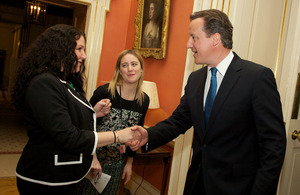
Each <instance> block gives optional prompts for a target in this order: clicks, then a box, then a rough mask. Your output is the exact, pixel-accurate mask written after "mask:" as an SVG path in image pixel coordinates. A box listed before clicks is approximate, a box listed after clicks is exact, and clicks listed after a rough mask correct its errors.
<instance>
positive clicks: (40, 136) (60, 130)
mask: <svg viewBox="0 0 300 195" xmlns="http://www.w3.org/2000/svg"><path fill="white" fill-rule="evenodd" d="M93 115H94V116H93ZM25 120H26V127H27V135H28V137H29V140H28V143H27V144H26V146H25V148H24V150H23V153H22V156H21V158H20V160H19V162H18V166H17V176H18V177H20V178H22V179H24V180H27V181H30V182H35V183H40V184H44V185H52V186H54V185H66V184H71V183H76V182H78V181H80V180H81V179H82V178H83V177H84V176H85V174H87V172H88V171H89V169H90V167H91V163H92V152H93V150H94V148H95V147H96V145H95V134H94V130H95V125H96V116H95V112H94V110H93V108H92V107H91V106H90V104H89V103H88V101H87V100H86V99H85V98H84V96H83V95H81V94H79V93H78V92H77V91H75V90H74V89H72V88H71V87H70V86H68V85H67V84H66V82H64V81H60V80H59V79H58V78H56V77H54V76H53V75H52V74H49V73H45V74H41V75H38V76H36V77H35V78H33V80H32V81H31V82H30V85H29V86H28V89H27V91H26V108H25Z"/></svg>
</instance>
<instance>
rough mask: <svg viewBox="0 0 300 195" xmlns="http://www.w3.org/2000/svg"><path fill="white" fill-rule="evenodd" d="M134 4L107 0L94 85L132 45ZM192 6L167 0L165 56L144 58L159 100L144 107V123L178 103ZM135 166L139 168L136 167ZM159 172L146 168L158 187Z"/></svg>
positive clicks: (153, 121) (106, 78) (151, 122)
mask: <svg viewBox="0 0 300 195" xmlns="http://www.w3.org/2000/svg"><path fill="white" fill-rule="evenodd" d="M137 4H138V1H137V0H111V5H110V11H109V12H107V14H106V21H105V31H104V37H103V47H102V54H101V60H100V67H99V74H98V85H102V84H103V81H110V80H111V78H112V76H113V73H114V68H115V62H116V59H117V57H118V55H119V53H120V52H121V51H123V50H124V49H131V48H132V47H133V44H134V40H135V24H134V19H135V15H136V13H137ZM192 9H193V1H186V0H170V15H169V27H168V35H167V36H168V39H167V52H166V58H165V59H163V60H156V59H153V58H146V59H144V64H145V77H144V79H145V80H147V81H153V82H156V85H157V89H158V96H159V102H160V108H159V109H155V110H148V112H147V116H146V121H145V125H148V126H151V125H155V124H156V123H157V122H159V121H161V120H163V119H165V118H167V117H168V116H169V115H171V114H172V112H173V110H174V109H175V108H176V107H177V105H178V104H179V101H180V97H181V91H182V82H183V74H184V68H185V61H186V54H187V49H186V42H187V40H188V28H189V15H190V14H191V13H192ZM135 169H136V170H135V171H137V172H139V170H138V169H139V168H138V167H136V168H135ZM162 172H163V167H162V166H160V167H156V166H153V167H152V168H151V167H150V168H147V169H146V170H145V177H146V180H147V181H148V182H150V183H151V184H152V185H154V186H155V187H157V188H158V189H160V185H161V180H160V179H157V178H162V176H161V175H159V174H160V173H162Z"/></svg>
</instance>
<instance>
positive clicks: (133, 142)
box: [118, 125, 148, 151]
mask: <svg viewBox="0 0 300 195" xmlns="http://www.w3.org/2000/svg"><path fill="white" fill-rule="evenodd" d="M118 137H119V141H120V143H125V145H126V146H129V147H130V149H131V150H133V151H136V150H138V149H139V148H140V147H141V146H143V145H145V144H146V143H147V142H148V132H147V130H146V129H144V128H143V127H141V126H137V125H136V126H133V127H129V128H126V129H123V130H120V131H118Z"/></svg>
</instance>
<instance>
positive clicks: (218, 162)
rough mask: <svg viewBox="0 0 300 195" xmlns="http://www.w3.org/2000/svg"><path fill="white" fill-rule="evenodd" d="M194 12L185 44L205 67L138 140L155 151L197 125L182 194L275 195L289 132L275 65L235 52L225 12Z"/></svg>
mask: <svg viewBox="0 0 300 195" xmlns="http://www.w3.org/2000/svg"><path fill="white" fill-rule="evenodd" d="M190 19H191V22H190V26H189V40H188V42H187V47H188V48H189V49H191V51H192V52H193V53H194V55H193V56H194V58H195V63H196V64H207V66H205V67H204V68H202V69H200V70H197V71H195V72H193V73H192V74H191V75H190V76H189V79H188V82H187V85H186V87H185V94H184V95H183V96H182V98H181V101H180V104H179V106H178V107H177V108H176V110H175V111H174V112H173V114H172V115H171V116H170V117H169V118H168V119H166V120H164V121H162V122H159V123H158V124H156V125H155V126H153V127H150V128H149V129H148V130H147V133H146V131H145V133H144V135H143V136H144V139H143V141H142V143H141V144H140V145H143V144H146V145H145V146H144V147H143V148H142V149H143V151H145V152H147V151H150V150H152V149H154V148H157V147H159V146H161V145H163V144H165V143H167V142H169V141H171V140H173V139H174V138H176V137H177V136H178V135H180V134H183V133H185V132H186V131H187V130H188V129H189V128H190V127H192V126H193V127H194V138H193V145H192V147H193V156H192V160H191V165H190V167H189V171H188V174H187V178H186V184H185V189H184V194H185V195H188V194H208V195H220V194H228V195H234V194H239V195H245V194H255V195H258V194H261V195H268V194H276V190H277V185H278V179H279V175H280V172H281V167H282V164H283V160H284V155H285V148H286V134H285V127H284V122H283V117H282V108H281V102H280V96H279V93H278V91H277V86H276V82H275V78H274V75H273V72H272V71H271V70H270V69H269V68H266V67H264V66H261V65H258V64H255V63H253V62H250V61H246V60H243V59H241V58H240V57H239V56H238V55H237V54H235V53H234V52H232V51H231V49H232V29H233V27H232V25H231V22H230V21H229V19H228V17H227V15H226V14H224V13H223V12H221V11H218V10H203V11H199V12H196V13H194V14H192V15H191V16H190ZM215 68H216V74H215V75H213V74H212V73H211V72H213V71H211V69H215ZM211 86H214V87H212V89H210V87H211ZM213 88H214V89H213ZM213 90H214V92H213V93H211V91H213ZM214 96H215V98H214ZM211 98H212V99H211ZM209 102H211V103H213V104H212V105H208V104H209ZM209 107H210V108H211V111H209V109H208V108H209ZM132 129H133V130H136V129H138V130H140V131H141V130H142V127H133V128H132ZM132 148H133V149H134V146H132Z"/></svg>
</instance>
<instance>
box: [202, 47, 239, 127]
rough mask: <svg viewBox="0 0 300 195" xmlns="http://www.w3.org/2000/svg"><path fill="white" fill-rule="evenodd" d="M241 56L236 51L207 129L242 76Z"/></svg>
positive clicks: (216, 99) (217, 96)
mask: <svg viewBox="0 0 300 195" xmlns="http://www.w3.org/2000/svg"><path fill="white" fill-rule="evenodd" d="M241 63H242V62H241V58H239V57H238V56H237V55H236V54H235V53H234V58H233V60H232V62H231V63H230V65H229V67H228V69H227V71H226V74H225V76H224V78H223V81H222V84H221V86H220V88H219V90H218V93H217V95H216V98H215V100H214V105H213V108H212V111H211V114H210V118H209V121H208V124H207V129H208V128H210V126H211V124H212V123H213V121H214V120H215V118H216V117H217V114H218V112H220V111H221V109H222V105H223V104H224V102H225V101H226V99H227V98H228V95H229V93H230V91H231V90H232V88H233V87H234V85H235V84H236V82H237V81H238V79H239V78H240V73H239V72H240V71H241V70H242V67H241Z"/></svg>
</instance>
